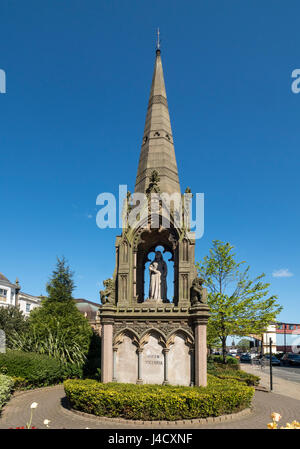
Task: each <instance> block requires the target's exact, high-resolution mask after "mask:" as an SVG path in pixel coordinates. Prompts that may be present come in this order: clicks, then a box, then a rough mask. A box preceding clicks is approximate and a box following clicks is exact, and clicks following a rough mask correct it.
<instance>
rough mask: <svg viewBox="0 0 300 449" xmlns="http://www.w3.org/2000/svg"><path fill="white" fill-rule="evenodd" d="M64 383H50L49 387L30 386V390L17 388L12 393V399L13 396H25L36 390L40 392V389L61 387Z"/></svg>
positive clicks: (46, 389)
mask: <svg viewBox="0 0 300 449" xmlns="http://www.w3.org/2000/svg"><path fill="white" fill-rule="evenodd" d="M62 385H63V384H55V385H48V387H38V388H30V389H29V390H15V391H14V392H13V394H12V395H11V397H10V400H11V399H12V398H16V397H19V396H23V395H24V394H27V393H32V392H34V391H37V392H39V391H42V390H43V391H48V390H52V389H53V388H56V387H60V386H62Z"/></svg>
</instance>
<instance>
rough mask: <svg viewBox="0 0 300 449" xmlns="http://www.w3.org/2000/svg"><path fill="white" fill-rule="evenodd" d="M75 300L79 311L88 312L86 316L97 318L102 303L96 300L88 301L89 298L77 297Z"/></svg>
mask: <svg viewBox="0 0 300 449" xmlns="http://www.w3.org/2000/svg"><path fill="white" fill-rule="evenodd" d="M75 302H76V307H77V309H78V310H79V312H81V313H82V314H83V315H85V314H86V317H87V318H89V319H92V320H95V319H96V317H97V312H98V310H99V307H100V303H99V304H97V303H95V302H92V301H88V300H87V299H75Z"/></svg>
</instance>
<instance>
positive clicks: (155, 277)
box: [149, 262, 161, 301]
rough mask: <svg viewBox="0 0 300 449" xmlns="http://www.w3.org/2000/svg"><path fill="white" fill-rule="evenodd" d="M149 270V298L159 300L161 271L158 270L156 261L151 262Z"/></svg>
mask: <svg viewBox="0 0 300 449" xmlns="http://www.w3.org/2000/svg"><path fill="white" fill-rule="evenodd" d="M149 271H150V288H149V298H150V299H154V300H155V301H160V300H161V285H160V284H161V281H160V279H161V272H160V271H159V270H158V263H157V262H152V264H151V265H150V267H149Z"/></svg>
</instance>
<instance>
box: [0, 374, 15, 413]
mask: <svg viewBox="0 0 300 449" xmlns="http://www.w3.org/2000/svg"><path fill="white" fill-rule="evenodd" d="M13 386H14V381H13V379H12V378H11V377H9V376H4V375H3V374H0V411H1V409H2V407H3V405H4V404H5V403H6V402H7V401H8V399H9V397H10V395H11V393H12V390H13Z"/></svg>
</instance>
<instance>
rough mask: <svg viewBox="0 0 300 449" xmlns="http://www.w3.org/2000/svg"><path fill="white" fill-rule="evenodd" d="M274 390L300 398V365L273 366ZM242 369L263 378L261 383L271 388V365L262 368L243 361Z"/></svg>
mask: <svg viewBox="0 0 300 449" xmlns="http://www.w3.org/2000/svg"><path fill="white" fill-rule="evenodd" d="M272 368H273V391H274V393H278V394H282V395H285V396H288V397H290V398H295V399H298V400H300V388H299V383H300V367H296V366H295V367H290V366H273V367H272ZM241 369H242V370H243V371H246V372H248V373H252V374H255V375H256V376H259V377H260V378H261V381H260V384H261V385H262V386H264V387H265V388H267V389H269V388H270V367H269V366H265V367H263V368H261V367H260V366H258V365H251V364H250V363H241Z"/></svg>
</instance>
